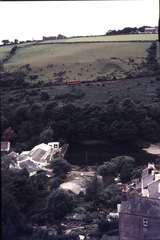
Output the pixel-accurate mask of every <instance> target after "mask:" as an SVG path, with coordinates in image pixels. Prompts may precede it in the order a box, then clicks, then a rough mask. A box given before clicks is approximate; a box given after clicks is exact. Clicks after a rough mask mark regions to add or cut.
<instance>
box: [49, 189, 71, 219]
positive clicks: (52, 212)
mask: <svg viewBox="0 0 160 240" xmlns="http://www.w3.org/2000/svg"><path fill="white" fill-rule="evenodd" d="M73 207H74V197H73V194H71V193H69V192H66V191H63V190H60V189H57V190H54V191H53V192H52V193H51V194H50V196H49V197H48V201H47V204H46V210H47V213H48V215H49V220H50V221H51V222H61V221H62V219H63V218H64V217H65V215H66V214H68V213H70V212H71V210H72V209H73Z"/></svg>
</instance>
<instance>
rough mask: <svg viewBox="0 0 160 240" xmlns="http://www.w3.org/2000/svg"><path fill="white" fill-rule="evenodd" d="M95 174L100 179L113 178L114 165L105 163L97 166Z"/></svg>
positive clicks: (114, 172)
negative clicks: (99, 176)
mask: <svg viewBox="0 0 160 240" xmlns="http://www.w3.org/2000/svg"><path fill="white" fill-rule="evenodd" d="M97 172H98V174H99V175H101V176H102V177H105V176H114V175H115V174H116V165H115V164H114V163H112V162H105V163H104V164H103V165H101V166H99V168H98V170H97Z"/></svg>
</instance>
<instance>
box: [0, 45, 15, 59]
mask: <svg viewBox="0 0 160 240" xmlns="http://www.w3.org/2000/svg"><path fill="white" fill-rule="evenodd" d="M11 48H12V46H2V47H0V60H1V59H3V58H4V57H5V56H6V55H7V54H8V53H9V51H10V50H11Z"/></svg>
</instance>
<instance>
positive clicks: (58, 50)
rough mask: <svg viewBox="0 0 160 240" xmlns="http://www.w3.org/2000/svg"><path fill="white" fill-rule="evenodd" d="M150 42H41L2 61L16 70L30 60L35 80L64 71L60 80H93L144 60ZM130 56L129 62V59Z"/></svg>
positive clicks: (49, 79) (50, 77) (117, 72)
mask: <svg viewBox="0 0 160 240" xmlns="http://www.w3.org/2000/svg"><path fill="white" fill-rule="evenodd" d="M150 45H151V42H119V43H118V42H101V43H72V44H41V45H32V46H31V45H30V46H27V47H19V48H18V50H17V51H16V54H15V55H14V56H13V57H12V58H11V59H10V60H9V61H8V62H7V64H5V67H6V69H7V70H10V71H12V70H15V69H17V68H20V67H22V66H24V65H26V64H30V66H31V68H32V73H34V74H37V75H38V76H39V77H38V80H45V81H55V80H56V79H57V75H56V74H57V73H59V72H61V71H63V72H64V74H63V80H89V81H90V80H91V81H92V80H93V79H95V78H96V77H98V76H101V75H106V74H112V73H116V74H117V75H118V74H119V75H122V74H125V72H126V71H131V70H133V69H135V68H136V67H137V65H138V64H140V63H141V62H143V61H144V58H145V57H146V54H147V52H146V50H147V49H148V48H149V47H150ZM129 58H132V59H133V60H134V62H132V64H131V63H130V61H129Z"/></svg>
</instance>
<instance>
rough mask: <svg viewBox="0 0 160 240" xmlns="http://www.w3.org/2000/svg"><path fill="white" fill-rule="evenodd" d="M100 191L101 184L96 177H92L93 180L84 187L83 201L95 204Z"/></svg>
mask: <svg viewBox="0 0 160 240" xmlns="http://www.w3.org/2000/svg"><path fill="white" fill-rule="evenodd" d="M101 190H102V183H100V181H99V179H98V177H97V176H94V178H93V180H92V181H91V182H89V183H88V185H87V187H86V195H85V199H86V200H87V201H93V202H94V204H95V205H96V204H97V201H98V195H99V193H100V192H101Z"/></svg>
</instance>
